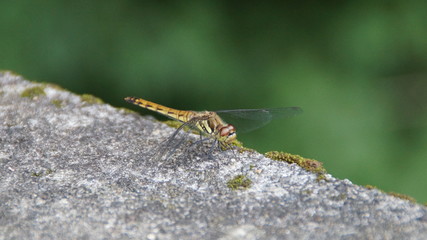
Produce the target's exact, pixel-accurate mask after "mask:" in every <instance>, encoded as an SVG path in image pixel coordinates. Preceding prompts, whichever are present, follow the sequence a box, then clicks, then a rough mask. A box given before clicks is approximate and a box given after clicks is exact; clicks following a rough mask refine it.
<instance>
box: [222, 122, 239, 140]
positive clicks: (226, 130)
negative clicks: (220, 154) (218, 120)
mask: <svg viewBox="0 0 427 240" xmlns="http://www.w3.org/2000/svg"><path fill="white" fill-rule="evenodd" d="M219 135H220V136H221V140H222V141H224V142H226V143H230V142H232V141H234V140H235V139H236V137H237V134H236V128H234V126H233V125H231V124H227V125H225V126H222V127H221V128H220V129H219Z"/></svg>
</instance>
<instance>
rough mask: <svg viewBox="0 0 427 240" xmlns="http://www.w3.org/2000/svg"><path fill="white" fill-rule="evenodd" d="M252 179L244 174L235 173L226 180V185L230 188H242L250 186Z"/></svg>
mask: <svg viewBox="0 0 427 240" xmlns="http://www.w3.org/2000/svg"><path fill="white" fill-rule="evenodd" d="M251 184H252V180H250V179H249V178H248V177H246V176H245V175H237V176H235V177H234V178H233V179H231V180H229V181H228V182H227V187H228V188H230V189H231V190H243V189H247V188H249V187H250V186H251Z"/></svg>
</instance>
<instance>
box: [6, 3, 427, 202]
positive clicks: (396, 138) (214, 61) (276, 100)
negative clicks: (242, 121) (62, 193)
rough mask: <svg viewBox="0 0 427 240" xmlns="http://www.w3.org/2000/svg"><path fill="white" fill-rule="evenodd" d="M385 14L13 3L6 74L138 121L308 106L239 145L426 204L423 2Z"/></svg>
mask: <svg viewBox="0 0 427 240" xmlns="http://www.w3.org/2000/svg"><path fill="white" fill-rule="evenodd" d="M379 2H380V1H345V2H341V1H328V3H327V2H325V1H308V2H297V1H293V2H291V3H282V4H266V3H264V4H261V3H258V4H253V5H251V4H246V3H241V2H228V1H224V2H222V1H221V2H220V1H166V2H165V1H162V2H150V3H144V1H130V0H122V1H72V2H70V1H58V0H55V1H53V0H45V1H8V0H6V1H1V2H0V9H1V10H2V11H1V12H2V13H1V14H0V34H1V36H0V68H1V69H4V70H12V71H14V72H16V73H19V74H22V75H24V76H25V77H26V78H28V79H32V80H36V81H46V82H53V83H57V84H59V85H61V86H63V87H65V88H67V89H69V90H71V91H74V92H77V93H90V94H94V95H96V96H99V97H100V98H102V99H104V100H105V101H106V102H108V103H110V104H112V105H114V106H124V107H129V108H132V109H135V110H138V111H140V109H138V108H134V107H133V106H130V105H129V104H127V103H125V102H124V101H123V97H126V96H138V97H142V98H145V99H148V100H152V101H155V102H158V103H160V104H164V105H166V106H170V107H175V108H178V109H192V110H218V109H236V108H263V107H264V108H265V107H286V106H300V107H302V108H303V109H304V114H302V115H299V116H297V117H294V118H289V119H281V120H277V121H273V122H272V123H271V124H269V125H267V126H266V127H264V128H262V129H259V130H257V131H254V132H251V133H248V134H241V135H239V139H241V140H242V141H243V142H244V143H245V145H247V146H248V147H252V148H255V149H257V150H258V151H260V152H265V151H269V150H280V151H286V152H290V153H294V154H299V155H302V156H304V157H308V158H314V159H317V160H319V161H321V162H323V163H324V165H325V167H326V169H327V170H328V172H329V173H331V174H332V175H333V176H335V177H338V178H341V179H344V178H348V179H350V180H351V181H352V182H354V183H356V184H360V185H365V184H371V185H375V186H377V187H379V188H380V189H383V190H385V191H394V192H399V193H403V194H408V195H410V196H413V197H415V198H416V199H417V200H418V201H419V202H426V201H427V188H426V183H427V173H426V171H427V161H426V160H427V127H426V122H427V121H426V120H427V106H426V103H427V1H411V0H409V1H403V0H402V1H386V3H379ZM141 112H143V111H142V110H141ZM144 113H147V112H144ZM237 127H238V126H237ZM135 131H138V129H135ZM124 151H125V150H124Z"/></svg>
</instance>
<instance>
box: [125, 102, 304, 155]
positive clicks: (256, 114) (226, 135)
mask: <svg viewBox="0 0 427 240" xmlns="http://www.w3.org/2000/svg"><path fill="white" fill-rule="evenodd" d="M124 100H125V101H127V102H129V103H132V104H135V105H137V106H140V107H143V108H145V109H148V110H151V111H154V112H157V113H160V114H162V115H165V116H166V117H169V118H171V119H173V120H176V121H179V122H181V123H183V124H182V125H181V126H180V127H179V128H178V130H177V131H176V132H178V131H179V130H180V129H182V127H183V126H190V127H192V128H195V129H197V130H198V131H199V132H200V133H202V134H203V135H206V136H208V137H210V138H213V139H214V140H216V142H218V143H219V144H220V145H221V146H222V147H225V148H227V146H230V145H232V143H233V142H234V141H235V140H237V130H236V128H235V127H234V125H232V124H229V123H227V122H228V121H230V122H233V121H235V122H238V123H239V128H240V127H241V130H242V132H248V131H252V130H255V129H257V128H260V127H262V126H264V125H266V124H267V123H269V122H270V121H271V120H272V119H275V118H283V117H292V116H294V115H297V114H299V113H301V112H302V109H301V108H300V107H283V108H265V109H234V110H221V111H191V110H177V109H174V108H170V107H166V106H163V105H160V104H157V103H154V102H151V101H148V100H145V99H142V98H137V97H126V98H125V99H124ZM220 116H221V117H220ZM223 119H226V120H227V122H226V121H224V120H223ZM239 131H240V130H239ZM175 135H176V133H174V134H173V136H175ZM173 136H172V137H173Z"/></svg>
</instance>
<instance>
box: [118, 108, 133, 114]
mask: <svg viewBox="0 0 427 240" xmlns="http://www.w3.org/2000/svg"><path fill="white" fill-rule="evenodd" d="M117 109H119V110H122V111H123V112H125V113H127V114H132V113H136V112H135V111H132V110H130V109H129V108H124V107H117Z"/></svg>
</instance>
